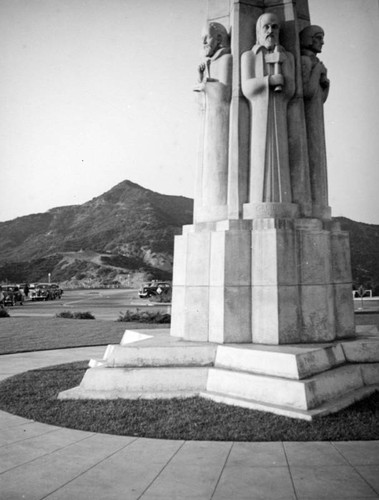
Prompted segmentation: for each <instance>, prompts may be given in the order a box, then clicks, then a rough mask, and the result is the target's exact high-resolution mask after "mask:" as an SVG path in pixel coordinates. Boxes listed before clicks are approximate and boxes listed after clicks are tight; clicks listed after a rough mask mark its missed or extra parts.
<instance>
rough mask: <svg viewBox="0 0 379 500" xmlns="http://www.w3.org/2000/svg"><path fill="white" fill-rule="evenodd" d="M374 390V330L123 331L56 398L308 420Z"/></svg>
mask: <svg viewBox="0 0 379 500" xmlns="http://www.w3.org/2000/svg"><path fill="white" fill-rule="evenodd" d="M375 390H379V333H378V331H377V329H376V328H372V327H367V328H364V327H360V328H359V331H357V335H356V337H354V338H349V339H348V340H338V341H335V342H330V343H323V344H296V345H285V346H268V345H254V344H222V345H220V344H215V343H204V342H192V341H185V340H183V339H180V338H178V337H172V336H170V335H169V334H168V333H167V330H139V331H129V330H127V331H126V332H125V334H124V336H123V339H122V341H121V343H120V345H110V346H108V347H107V349H106V352H105V354H104V357H103V359H101V360H91V362H90V365H89V369H88V370H87V371H86V373H85V375H84V377H83V380H82V382H81V384H80V385H79V386H78V387H75V388H73V389H69V390H68V391H64V392H62V393H60V395H59V398H60V399H115V398H125V399H136V398H145V399H152V398H172V397H191V396H195V395H198V396H201V397H204V398H208V399H211V400H213V401H216V402H220V403H225V404H229V405H235V406H241V407H246V408H251V409H255V410H260V411H267V412H271V413H276V414H279V415H285V416H288V417H292V418H299V419H304V420H312V419H314V418H316V417H320V416H323V415H327V414H329V413H333V412H336V411H339V410H341V409H343V408H345V407H347V406H349V405H350V404H352V403H354V402H355V401H358V400H360V399H363V398H364V397H367V396H368V395H370V394H371V393H373V392H374V391H375Z"/></svg>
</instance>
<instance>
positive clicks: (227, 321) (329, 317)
mask: <svg viewBox="0 0 379 500" xmlns="http://www.w3.org/2000/svg"><path fill="white" fill-rule="evenodd" d="M229 34H230V35H229ZM323 42H324V32H323V30H322V29H321V28H320V27H319V26H315V25H311V24H310V17H309V11H308V2H307V0H297V1H295V0H234V1H233V2H231V1H229V0H208V19H207V27H206V29H205V31H204V35H203V47H204V55H205V61H203V62H201V64H200V65H199V67H198V82H197V84H196V86H195V89H194V90H195V91H196V92H197V93H198V97H199V104H200V117H201V120H200V122H201V126H200V138H201V140H200V147H199V156H198V158H199V161H198V170H197V180H196V190H195V211H194V223H193V224H192V225H189V226H185V227H184V228H183V234H182V235H181V236H177V237H176V240H175V249H174V275H173V300H172V323H171V332H170V335H164V332H160V334H159V335H156V336H155V335H153V334H151V332H143V333H142V334H141V333H136V332H128V331H127V332H125V335H124V338H123V340H122V342H121V344H120V345H118V346H109V347H108V349H107V351H106V353H105V355H104V359H103V360H100V361H98V362H96V361H94V362H92V364H91V368H90V369H89V370H87V372H86V375H85V377H84V379H83V381H82V383H81V385H80V386H79V387H78V388H75V389H72V390H69V391H65V392H64V393H61V395H60V397H61V398H114V397H124V398H138V397H142V398H153V397H173V396H180V397H188V396H192V395H194V394H197V395H201V396H203V397H207V398H211V399H213V400H215V401H222V402H224V403H228V404H234V405H240V406H246V407H249V408H256V409H260V410H265V411H271V412H274V413H280V414H284V415H288V416H292V417H296V418H305V419H312V418H313V417H315V416H320V415H324V414H327V413H330V412H332V411H337V410H339V409H340V408H343V407H345V406H347V405H349V404H351V403H352V402H353V401H355V400H357V399H360V398H362V397H365V396H366V395H368V394H370V393H371V392H373V391H374V390H375V389H376V388H378V387H379V385H378V384H379V342H378V340H377V339H376V338H357V337H356V331H355V324H354V306H353V296H352V279H351V269H350V247H349V238H348V234H347V233H345V232H344V231H341V229H340V226H339V224H338V223H336V222H334V221H333V220H332V218H331V209H330V207H329V206H328V190H327V165H326V147H325V132H324V119H323V106H324V102H325V100H326V98H327V96H328V91H329V80H328V78H327V71H326V68H325V67H324V65H323V64H322V63H321V62H320V61H319V59H318V57H317V54H319V53H320V52H321V48H322V45H323ZM130 342H132V343H131V344H129V343H130Z"/></svg>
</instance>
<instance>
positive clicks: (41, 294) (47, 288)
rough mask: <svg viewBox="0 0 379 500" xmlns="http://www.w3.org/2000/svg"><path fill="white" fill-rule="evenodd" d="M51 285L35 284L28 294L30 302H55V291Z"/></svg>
mask: <svg viewBox="0 0 379 500" xmlns="http://www.w3.org/2000/svg"><path fill="white" fill-rule="evenodd" d="M51 285H52V284H51V283H36V284H35V286H34V288H32V289H31V290H30V292H29V293H30V298H31V299H32V300H55V299H56V298H57V290H56V289H55V288H52V286H51ZM57 286H58V285H57ZM58 289H59V287H58ZM59 290H60V289H59Z"/></svg>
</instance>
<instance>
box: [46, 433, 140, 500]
mask: <svg viewBox="0 0 379 500" xmlns="http://www.w3.org/2000/svg"><path fill="white" fill-rule="evenodd" d="M96 434H99V433H96ZM96 434H94V436H95V435H96ZM94 436H89V437H90V438H92V437H94ZM137 439H138V438H136V439H133V440H132V441H129V443H127V444H126V445H125V446H122V447H121V448H118V449H117V450H116V451H114V452H112V453H110V454H109V455H107V456H106V457H104V458H102V459H101V460H99V461H98V462H96V463H95V464H93V465H91V466H90V467H88V469H86V470H83V471H82V472H80V473H79V474H78V475H76V476H75V477H73V478H71V479H70V480H69V481H67V482H66V483H64V484H61V485H60V486H58V488H55V490H53V491H50V492H49V493H48V494H47V495H45V496H43V497H41V498H40V499H39V500H45V499H46V498H49V496H50V495H53V494H54V493H56V492H57V491H59V490H61V489H62V488H64V487H65V486H67V485H68V484H70V483H72V482H73V481H76V480H77V479H78V478H79V477H81V476H83V475H84V474H87V472H89V471H90V470H92V469H94V468H95V467H97V466H98V465H100V464H101V463H103V462H105V461H106V460H108V459H109V458H111V457H113V455H116V454H117V453H119V452H120V451H122V450H124V449H125V448H127V447H128V446H129V445H131V444H132V443H134V442H135V441H137ZM81 441H83V440H81ZM71 444H73V443H71ZM68 446H70V445H68ZM65 448H66V447H65ZM63 449H64V448H63Z"/></svg>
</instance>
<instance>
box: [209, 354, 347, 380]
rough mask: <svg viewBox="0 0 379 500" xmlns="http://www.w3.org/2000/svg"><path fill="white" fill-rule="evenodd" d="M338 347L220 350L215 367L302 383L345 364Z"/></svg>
mask: <svg viewBox="0 0 379 500" xmlns="http://www.w3.org/2000/svg"><path fill="white" fill-rule="evenodd" d="M345 361H346V360H345V357H344V354H343V350H342V347H341V346H340V345H335V346H334V345H332V346H328V347H314V346H310V347H297V346H280V347H279V346H278V347H276V346H262V345H252V346H250V347H249V346H228V345H225V346H219V347H218V348H217V352H216V359H215V367H220V368H224V369H231V370H239V371H245V372H250V373H258V374H267V375H270V376H274V377H283V378H290V379H295V380H296V379H303V378H305V377H309V376H311V375H314V374H317V373H320V372H323V371H325V370H329V369H331V368H334V367H336V366H338V365H341V364H343V363H345Z"/></svg>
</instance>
